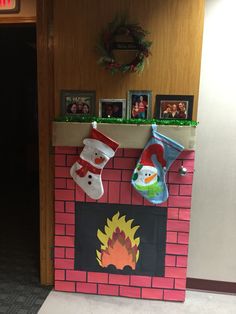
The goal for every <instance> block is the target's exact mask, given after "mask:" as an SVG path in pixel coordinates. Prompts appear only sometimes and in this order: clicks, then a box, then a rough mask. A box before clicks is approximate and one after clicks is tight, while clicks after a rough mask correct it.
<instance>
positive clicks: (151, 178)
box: [132, 164, 162, 198]
mask: <svg viewBox="0 0 236 314" xmlns="http://www.w3.org/2000/svg"><path fill="white" fill-rule="evenodd" d="M158 181H159V176H158V171H157V168H155V167H152V166H144V165H142V164H138V165H137V167H136V168H135V171H134V174H133V177H132V182H133V185H134V186H135V188H136V189H137V191H140V192H146V193H147V196H148V197H149V198H152V197H154V196H155V195H156V194H157V193H158V192H161V191H162V187H161V185H160V184H159V183H158Z"/></svg>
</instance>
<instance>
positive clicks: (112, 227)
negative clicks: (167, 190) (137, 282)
mask: <svg viewBox="0 0 236 314" xmlns="http://www.w3.org/2000/svg"><path fill="white" fill-rule="evenodd" d="M75 219H76V220H75V269H76V270H82V271H93V272H109V273H114V274H134V275H135V274H136V275H149V276H163V274H164V264H165V244H166V220H167V209H166V208H165V207H158V208H157V207H153V206H139V205H135V206H132V205H121V204H105V203H82V202H77V203H76V215H75Z"/></svg>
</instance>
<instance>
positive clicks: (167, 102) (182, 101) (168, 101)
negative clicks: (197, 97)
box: [156, 95, 193, 120]
mask: <svg viewBox="0 0 236 314" xmlns="http://www.w3.org/2000/svg"><path fill="white" fill-rule="evenodd" d="M156 106H157V117H156V118H157V119H183V120H191V119H192V112H193V96H188V95H183V96H181V95H157V96H156Z"/></svg>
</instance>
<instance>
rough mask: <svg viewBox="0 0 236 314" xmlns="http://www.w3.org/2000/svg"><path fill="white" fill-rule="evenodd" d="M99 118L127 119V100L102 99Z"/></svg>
mask: <svg viewBox="0 0 236 314" xmlns="http://www.w3.org/2000/svg"><path fill="white" fill-rule="evenodd" d="M99 117H101V118H125V117H126V99H100V100H99Z"/></svg>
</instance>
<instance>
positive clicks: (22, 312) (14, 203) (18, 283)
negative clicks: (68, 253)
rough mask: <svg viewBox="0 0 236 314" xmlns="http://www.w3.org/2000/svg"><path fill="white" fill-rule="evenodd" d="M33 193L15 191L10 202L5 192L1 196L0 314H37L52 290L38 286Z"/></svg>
mask: <svg viewBox="0 0 236 314" xmlns="http://www.w3.org/2000/svg"><path fill="white" fill-rule="evenodd" d="M25 189H28V190H25ZM8 191H10V189H9V190H8ZM26 192H28V193H26ZM36 192H37V191H36ZM36 192H34V191H32V188H30V187H29V186H27V187H26V186H24V188H18V192H16V194H15V195H14V197H13V198H12V197H10V196H9V197H8V196H7V192H6V194H4V195H1V199H2V201H1V205H0V210H1V221H0V313H12V314H13V313H17V314H28V313H32V314H33V313H38V311H39V308H40V307H41V305H42V303H43V302H44V300H45V299H46V297H47V295H48V294H49V292H50V291H51V289H52V287H43V286H41V285H40V283H39V227H38V225H39V217H38V197H37V193H36ZM26 194H27V195H28V197H27V199H26Z"/></svg>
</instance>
